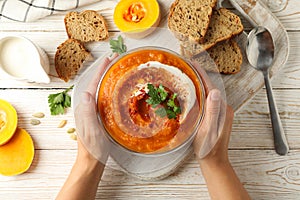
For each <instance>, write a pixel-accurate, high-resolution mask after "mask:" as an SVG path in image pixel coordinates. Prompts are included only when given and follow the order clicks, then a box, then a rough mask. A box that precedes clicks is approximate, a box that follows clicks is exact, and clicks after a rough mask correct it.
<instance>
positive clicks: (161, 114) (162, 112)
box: [155, 108, 167, 118]
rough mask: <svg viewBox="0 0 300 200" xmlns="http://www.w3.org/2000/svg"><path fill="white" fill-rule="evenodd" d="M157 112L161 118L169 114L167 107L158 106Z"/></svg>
mask: <svg viewBox="0 0 300 200" xmlns="http://www.w3.org/2000/svg"><path fill="white" fill-rule="evenodd" d="M155 113H156V114H157V115H158V116H160V117H161V118H163V117H165V116H167V111H166V109H165V108H158V109H157V110H156V111H155Z"/></svg>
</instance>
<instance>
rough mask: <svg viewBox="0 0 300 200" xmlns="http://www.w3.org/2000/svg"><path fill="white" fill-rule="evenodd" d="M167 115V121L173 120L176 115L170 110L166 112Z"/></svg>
mask: <svg viewBox="0 0 300 200" xmlns="http://www.w3.org/2000/svg"><path fill="white" fill-rule="evenodd" d="M167 115H168V118H169V119H175V118H176V113H174V112H173V111H172V110H167Z"/></svg>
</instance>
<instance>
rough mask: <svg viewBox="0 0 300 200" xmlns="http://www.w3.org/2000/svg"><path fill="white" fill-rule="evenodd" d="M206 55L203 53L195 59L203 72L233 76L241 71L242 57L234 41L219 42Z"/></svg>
mask: <svg viewBox="0 0 300 200" xmlns="http://www.w3.org/2000/svg"><path fill="white" fill-rule="evenodd" d="M207 53H208V54H207ZM207 53H204V52H203V53H202V54H199V55H198V56H197V57H196V58H195V60H196V61H197V62H199V63H200V65H201V66H202V67H203V68H204V69H205V70H207V71H212V72H220V73H222V74H235V73H238V72H239V71H240V70H241V65H242V62H243V56H242V52H241V49H240V47H239V46H238V44H237V42H236V41H235V40H233V39H230V40H228V41H224V42H219V43H218V44H216V45H215V46H213V47H212V48H210V49H208V50H207ZM216 66H217V67H216Z"/></svg>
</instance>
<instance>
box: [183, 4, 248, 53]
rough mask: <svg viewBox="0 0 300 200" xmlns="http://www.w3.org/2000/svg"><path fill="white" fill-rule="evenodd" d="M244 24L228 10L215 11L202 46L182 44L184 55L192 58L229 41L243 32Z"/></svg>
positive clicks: (188, 43)
mask: <svg viewBox="0 0 300 200" xmlns="http://www.w3.org/2000/svg"><path fill="white" fill-rule="evenodd" d="M243 29H244V27H243V24H242V22H241V19H240V18H239V16H237V15H236V14H234V13H232V12H230V11H229V10H227V9H226V8H220V9H219V10H214V11H213V15H212V17H211V21H210V24H209V27H208V31H207V32H206V35H205V37H204V42H203V43H201V44H196V43H191V42H187V41H185V42H181V45H182V49H183V54H184V55H185V56H188V57H191V56H194V55H196V54H199V53H201V52H202V51H204V50H208V49H209V48H211V47H213V46H214V45H216V44H217V43H218V42H221V41H224V40H228V39H230V38H232V37H234V36H235V35H238V34H240V33H242V32H243Z"/></svg>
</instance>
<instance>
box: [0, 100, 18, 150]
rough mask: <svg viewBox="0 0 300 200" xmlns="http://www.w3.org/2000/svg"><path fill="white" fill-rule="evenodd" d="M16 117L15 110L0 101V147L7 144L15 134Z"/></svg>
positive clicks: (5, 102) (8, 104)
mask: <svg viewBox="0 0 300 200" xmlns="http://www.w3.org/2000/svg"><path fill="white" fill-rule="evenodd" d="M17 123H18V116H17V112H16V110H15V108H14V107H13V106H12V105H11V104H10V103H8V102H7V101H5V100H2V99H0V146H1V145H3V144H5V143H7V142H8V141H9V140H10V139H11V138H12V136H13V135H14V133H15V130H16V128H17Z"/></svg>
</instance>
